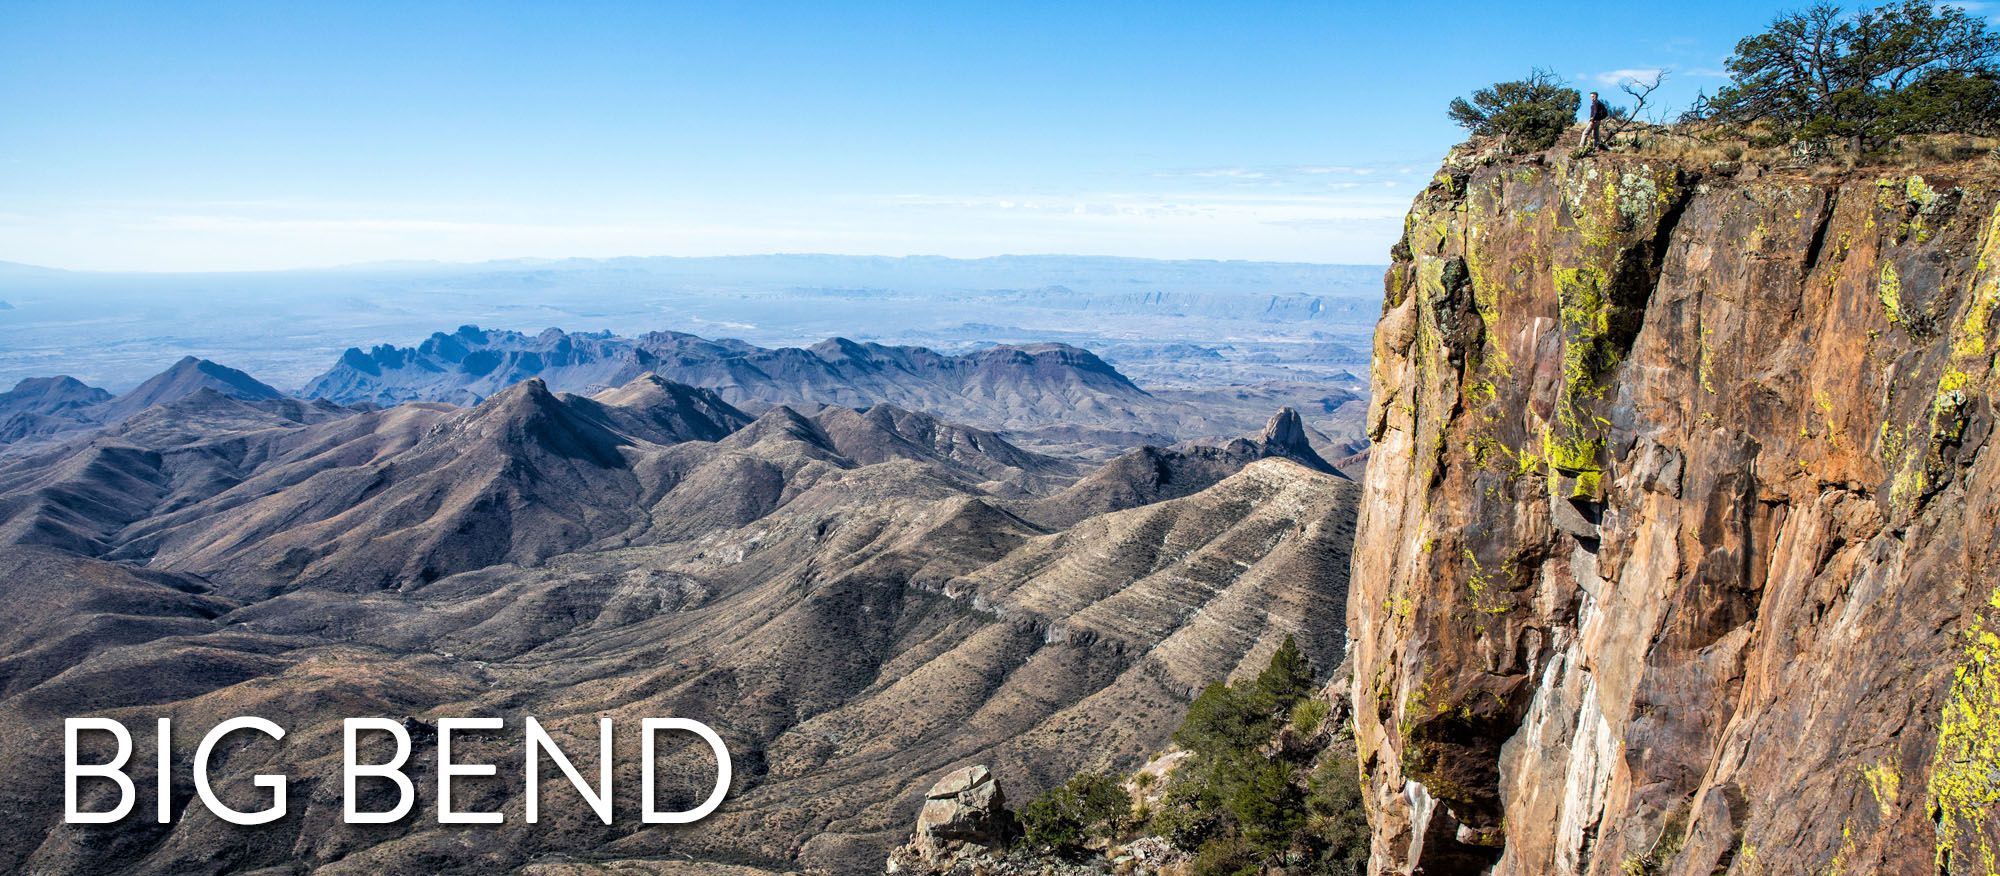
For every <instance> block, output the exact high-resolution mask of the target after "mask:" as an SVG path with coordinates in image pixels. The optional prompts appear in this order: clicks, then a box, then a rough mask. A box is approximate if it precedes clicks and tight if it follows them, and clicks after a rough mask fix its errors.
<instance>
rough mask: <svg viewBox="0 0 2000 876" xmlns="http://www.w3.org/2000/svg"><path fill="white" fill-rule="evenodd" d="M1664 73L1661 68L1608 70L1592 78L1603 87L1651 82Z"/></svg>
mask: <svg viewBox="0 0 2000 876" xmlns="http://www.w3.org/2000/svg"><path fill="white" fill-rule="evenodd" d="M1664 72H1666V71H1665V70H1664V69H1662V68H1659V67H1626V68H1623V69H1619V70H1606V71H1604V72H1602V73H1597V74H1594V75H1592V76H1591V77H1590V78H1592V79H1595V80H1597V81H1598V82H1599V83H1600V84H1603V85H1619V84H1622V83H1626V82H1633V81H1638V82H1651V81H1653V79H1654V77H1657V76H1659V75H1660V74H1662V73H1664Z"/></svg>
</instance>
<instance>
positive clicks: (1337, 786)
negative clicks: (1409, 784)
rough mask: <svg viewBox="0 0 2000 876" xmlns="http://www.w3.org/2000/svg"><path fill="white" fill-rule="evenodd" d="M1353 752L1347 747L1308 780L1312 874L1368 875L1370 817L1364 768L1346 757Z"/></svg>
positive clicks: (1307, 823) (1307, 820)
mask: <svg viewBox="0 0 2000 876" xmlns="http://www.w3.org/2000/svg"><path fill="white" fill-rule="evenodd" d="M1347 741H1348V742H1351V741H1352V740H1347ZM1350 750H1351V748H1346V747H1343V748H1341V749H1340V750H1339V755H1337V756H1330V757H1328V758H1326V759H1325V760H1324V761H1321V762H1320V765H1319V766H1318V767H1315V768H1314V769H1313V771H1312V774H1311V775H1310V776H1308V777H1307V779H1306V789H1305V809H1306V816H1305V834H1306V837H1305V839H1306V841H1305V843H1304V845H1306V846H1307V847H1308V848H1311V849H1313V850H1314V857H1313V859H1312V863H1311V865H1310V866H1309V867H1308V868H1307V872H1309V873H1315V874H1324V876H1361V874H1364V873H1366V872H1368V843H1369V834H1368V815H1367V811H1366V810H1365V809H1363V808H1362V802H1361V768H1360V765H1359V764H1357V763H1355V761H1354V758H1352V757H1348V756H1346V754H1347V752H1348V751H1350Z"/></svg>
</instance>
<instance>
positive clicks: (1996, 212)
mask: <svg viewBox="0 0 2000 876" xmlns="http://www.w3.org/2000/svg"><path fill="white" fill-rule="evenodd" d="M1996 306H2000V204H1995V205H1994V206H1993V218H1992V219H1991V220H1989V221H1988V222H1987V223H1986V235H1985V240H1983V241H1981V242H1980V246H1979V258H1978V260H1977V261H1976V262H1975V263H1974V264H1973V268H1972V302H1971V303H1970V304H1969V305H1967V306H1966V309H1965V320H1964V321H1963V322H1961V323H1959V326H1958V337H1957V338H1956V339H1954V340H1953V342H1952V345H1951V352H1952V355H1954V356H1959V357H1977V356H1984V355H1986V354H1987V335H1989V334H1992V332H1993V311H1994V308H1995V307H1996Z"/></svg>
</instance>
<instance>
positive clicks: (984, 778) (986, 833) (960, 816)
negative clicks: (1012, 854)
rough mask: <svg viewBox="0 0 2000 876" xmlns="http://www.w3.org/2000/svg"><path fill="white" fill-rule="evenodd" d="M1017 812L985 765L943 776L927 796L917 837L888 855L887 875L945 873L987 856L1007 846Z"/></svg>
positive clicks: (918, 816) (962, 769) (918, 815)
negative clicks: (957, 863)
mask: <svg viewBox="0 0 2000 876" xmlns="http://www.w3.org/2000/svg"><path fill="white" fill-rule="evenodd" d="M1013 827H1014V818H1013V813H1011V812H1008V811H1007V799H1006V796H1005V795H1004V794H1002V793H1001V792H1000V782H999V781H997V780H996V779H994V778H993V771H992V770H989V769H987V768H986V766H985V765H984V764H980V765H975V766H969V767H962V768H960V769H957V770H954V771H952V772H951V773H948V774H946V775H945V777H944V778H941V779H939V780H938V781H937V783H936V784H934V785H932V786H931V789H930V791H928V792H926V793H925V794H924V808H923V810H922V811H921V812H918V813H917V830H916V835H915V836H913V837H911V838H910V841H909V843H907V844H905V845H904V846H903V847H902V848H899V849H897V850H895V851H894V852H892V853H890V855H889V868H888V869H889V872H891V873H896V872H903V871H910V872H944V871H949V870H950V869H951V866H952V864H953V863H954V862H955V861H958V860H961V859H966V858H970V857H976V856H979V855H982V854H985V853H987V852H988V851H989V850H991V849H993V848H996V847H998V846H999V845H1000V844H1002V843H1004V842H1006V840H1007V839H1008V837H1009V835H1010V834H1011V832H1012V831H1013Z"/></svg>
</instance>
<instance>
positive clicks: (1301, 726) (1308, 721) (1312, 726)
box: [1292, 697, 1333, 736]
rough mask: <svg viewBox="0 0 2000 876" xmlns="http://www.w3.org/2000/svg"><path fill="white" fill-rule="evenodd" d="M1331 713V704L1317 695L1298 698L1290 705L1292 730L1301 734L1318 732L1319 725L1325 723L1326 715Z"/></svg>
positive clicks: (1307, 734)
mask: <svg viewBox="0 0 2000 876" xmlns="http://www.w3.org/2000/svg"><path fill="white" fill-rule="evenodd" d="M1332 713H1333V704H1332V703H1329V702H1327V701H1326V700H1323V699H1320V698H1318V697H1313V698H1310V699H1304V700H1300V701H1299V704H1298V705H1296V706H1293V707H1292V730H1293V731H1294V732H1297V733H1299V734H1300V735H1303V736H1310V735H1312V734H1314V733H1318V732H1319V725H1321V724H1324V723H1326V716H1327V715H1329V714H1332Z"/></svg>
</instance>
